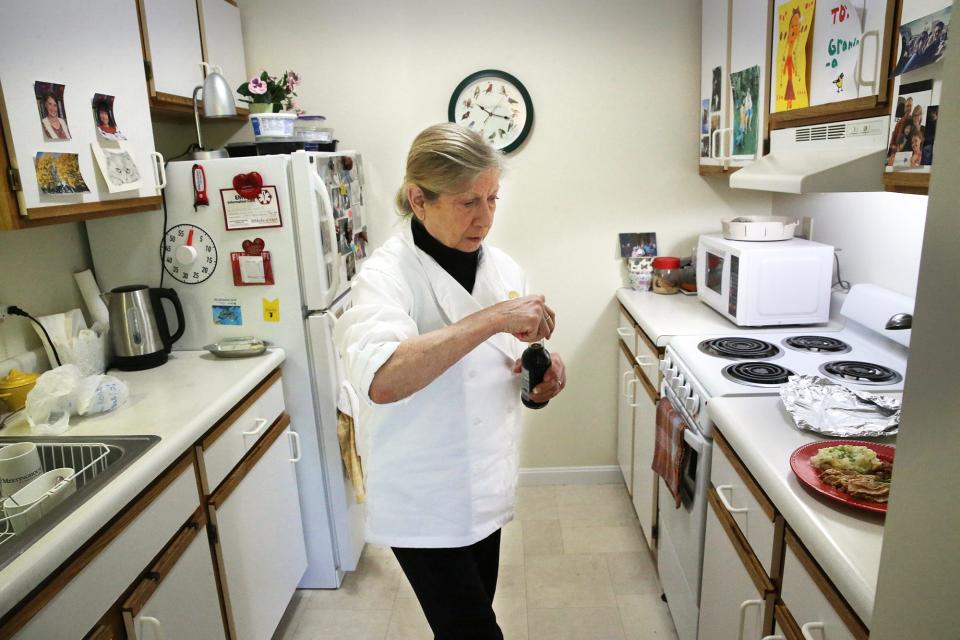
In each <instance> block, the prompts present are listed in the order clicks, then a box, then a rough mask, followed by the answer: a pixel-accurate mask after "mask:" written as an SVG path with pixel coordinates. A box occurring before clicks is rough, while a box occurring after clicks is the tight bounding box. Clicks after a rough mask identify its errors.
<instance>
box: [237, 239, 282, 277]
mask: <svg viewBox="0 0 960 640" xmlns="http://www.w3.org/2000/svg"><path fill="white" fill-rule="evenodd" d="M263 247H264V242H263V239H262V238H256V239H254V240H244V241H243V251H234V252H232V253H231V254H230V265H231V267H232V268H233V284H234V286H237V287H248V286H251V285H269V284H274V281H273V267H272V266H271V264H270V252H269V251H264V249H263Z"/></svg>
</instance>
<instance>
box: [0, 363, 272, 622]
mask: <svg viewBox="0 0 960 640" xmlns="http://www.w3.org/2000/svg"><path fill="white" fill-rule="evenodd" d="M285 357H286V356H285V354H284V352H283V350H282V349H270V350H268V351H267V353H266V354H264V355H262V356H260V357H256V358H237V359H217V358H214V357H213V356H212V355H210V354H209V353H207V352H206V351H174V352H173V353H172V354H171V356H170V360H169V361H168V362H167V364H165V365H163V366H161V367H157V368H155V369H149V370H147V371H110V372H109V373H110V374H111V375H114V376H116V377H118V378H120V379H121V380H123V381H125V382H126V383H127V384H128V385H129V388H130V398H129V400H128V401H127V402H126V403H125V404H124V405H123V406H122V407H120V408H119V409H117V410H116V411H114V412H112V413H108V414H102V415H98V416H90V417H87V418H84V417H76V416H75V417H72V418H71V420H70V424H71V425H72V426H71V428H70V429H69V430H68V431H67V432H66V433H65V434H63V435H66V436H90V437H91V438H96V437H97V436H117V435H157V436H160V438H161V439H160V441H159V442H158V443H157V444H155V445H154V446H153V447H152V448H151V449H149V450H148V451H147V452H145V453H144V454H143V455H142V456H141V457H140V458H139V459H138V460H136V461H135V462H133V463H132V464H131V465H130V466H129V467H127V468H126V469H124V470H123V471H122V472H121V473H120V474H119V475H118V476H117V477H115V478H113V480H112V481H111V482H109V483H108V484H107V485H106V486H104V487H103V488H102V489H100V491H99V492H98V493H96V494H95V495H93V496H92V497H91V498H90V499H89V500H87V502H85V503H84V504H83V505H82V506H80V507H79V508H78V509H77V510H76V511H74V512H73V513H72V514H70V515H69V516H68V517H66V518H65V519H64V520H63V521H61V522H60V523H59V524H58V525H57V526H56V527H54V528H53V529H51V530H50V531H49V532H47V534H46V535H44V536H43V537H42V538H41V539H40V540H38V541H37V542H36V543H34V544H33V546H31V547H30V548H28V549H27V550H26V551H24V553H23V554H22V555H20V556H19V557H18V558H16V559H15V560H13V561H12V562H11V563H10V564H8V565H7V566H6V567H4V569H3V570H2V571H0V615H2V614H3V613H5V612H6V611H8V610H9V609H10V608H11V607H13V606H14V605H15V604H16V603H17V602H19V601H20V600H21V599H22V598H23V597H24V596H25V595H27V593H29V592H30V590H31V589H33V588H34V587H35V586H36V585H37V584H39V583H40V581H41V580H43V579H44V578H45V577H46V576H48V575H49V574H51V573H52V572H53V571H55V570H56V568H57V567H58V566H60V564H61V563H62V562H63V561H64V560H66V559H67V558H68V557H69V556H70V554H72V553H73V552H74V551H76V550H77V549H78V548H79V547H80V546H82V545H83V544H84V543H85V542H86V541H87V540H89V539H90V538H91V537H92V536H93V535H94V534H95V533H96V532H97V531H98V530H99V529H100V528H101V527H102V526H103V525H104V524H106V523H107V522H108V521H109V520H110V519H111V518H112V517H113V516H114V515H115V514H116V513H117V511H118V509H120V508H121V507H122V506H124V505H126V504H127V503H129V502H130V501H131V500H132V499H133V498H135V497H136V496H137V495H138V494H139V493H140V492H141V491H142V490H143V489H144V488H146V487H147V486H148V485H149V484H150V483H152V482H153V481H154V480H155V479H156V478H157V476H158V475H159V474H160V473H161V472H162V471H163V470H164V469H166V468H167V467H168V466H169V465H170V464H172V463H173V462H175V461H176V460H177V459H178V458H179V457H180V456H181V455H182V454H183V453H184V452H185V451H187V450H188V449H189V448H190V447H191V446H192V445H193V444H194V443H195V442H196V441H197V440H198V439H199V437H200V436H201V435H203V434H204V433H206V432H207V430H209V429H210V427H212V426H213V425H214V424H215V423H216V422H217V421H218V420H219V419H220V418H221V417H223V415H224V414H226V413H227V412H228V411H229V410H230V409H231V408H233V406H234V405H236V404H237V403H238V402H239V401H240V400H241V399H242V398H243V397H244V396H245V395H247V393H249V392H250V391H251V390H252V389H253V388H254V387H255V386H256V385H257V384H258V383H259V382H260V381H261V380H262V379H263V378H264V377H266V376H267V375H268V374H269V373H270V372H271V371H273V370H274V369H276V368H277V367H278V366H280V364H281V363H282V362H283V361H284V358H285ZM0 435H3V436H17V435H29V428H28V427H27V426H25V425H23V424H22V423H20V424H15V425H12V426H9V427H7V428H6V429H4V430H3V431H0Z"/></svg>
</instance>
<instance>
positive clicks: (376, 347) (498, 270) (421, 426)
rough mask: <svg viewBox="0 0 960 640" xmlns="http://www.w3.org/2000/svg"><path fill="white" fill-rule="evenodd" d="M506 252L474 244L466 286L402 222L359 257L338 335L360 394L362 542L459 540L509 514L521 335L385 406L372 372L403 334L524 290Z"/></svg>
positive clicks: (482, 350)
mask: <svg viewBox="0 0 960 640" xmlns="http://www.w3.org/2000/svg"><path fill="white" fill-rule="evenodd" d="M525 288H526V287H525V277H524V274H523V272H522V270H521V269H520V267H519V266H518V265H517V264H516V263H515V262H514V261H513V260H512V259H511V258H510V257H509V256H507V255H506V254H505V253H503V252H502V251H500V250H498V249H496V248H494V247H491V246H489V245H486V244H485V245H484V246H483V251H482V253H481V259H480V264H479V266H478V269H477V277H476V283H475V284H474V288H473V293H472V294H471V293H469V292H468V291H466V289H464V288H463V287H462V286H461V285H460V284H459V283H458V282H457V281H456V280H455V279H454V278H453V277H452V276H451V275H450V274H448V273H447V272H446V271H445V270H444V269H443V267H441V266H440V265H439V264H437V262H436V261H435V260H434V259H433V258H432V257H430V255H428V254H427V253H425V252H423V251H421V250H420V249H418V248H417V247H416V245H415V244H414V242H413V237H412V234H411V231H410V226H409V225H404V227H403V230H402V232H401V233H399V234H397V235H395V236H394V237H392V238H391V239H390V240H388V241H387V242H386V243H385V244H384V245H383V246H382V247H381V248H379V249H377V250H376V251H375V252H374V253H373V255H371V256H370V258H369V259H368V260H366V262H365V264H364V265H363V267H362V268H361V269H360V272H359V273H358V275H357V279H356V281H355V284H354V286H353V306H352V307H351V308H350V309H349V310H348V311H347V312H345V313H344V314H343V316H342V317H341V318H340V319H339V320H338V322H337V326H336V331H335V341H336V344H337V348H338V349H339V351H340V353H341V354H342V356H343V363H344V370H345V375H346V377H347V379H348V381H349V382H350V383H351V384H352V385H353V387H354V388H355V389H356V390H357V392H358V394H359V396H360V397H361V399H362V400H363V402H362V403H361V404H362V405H363V406H362V409H361V420H360V421H359V422H360V424H362V425H363V427H362V429H361V433H358V434H357V444H358V448H359V450H360V456H361V458H362V461H363V470H364V475H365V477H366V487H367V502H366V532H365V535H366V540H367V541H368V542H371V543H374V544H383V545H389V546H393V547H420V548H439V547H463V546H467V545H471V544H473V543H475V542H478V541H479V540H482V539H484V538H486V537H487V536H488V535H490V534H491V533H493V532H494V531H496V530H497V529H499V528H500V527H502V526H503V525H505V524H506V523H507V522H509V521H510V520H512V519H513V503H514V494H515V491H516V484H517V474H518V446H517V444H518V439H519V432H518V429H519V423H520V415H519V414H520V406H521V405H520V400H519V397H520V386H519V384H520V383H519V376H518V375H516V374H514V373H513V371H512V368H513V364H514V362H515V361H516V359H517V358H519V357H520V354H521V353H522V344H521V342H520V341H519V340H517V339H516V338H514V337H513V336H511V335H510V334H506V333H500V334H497V335H495V336H493V337H492V338H490V339H489V340H487V341H486V342H484V343H483V344H481V345H479V346H477V347H476V348H475V349H474V350H473V351H471V352H470V353H468V354H467V355H466V356H464V357H463V358H462V359H461V360H460V361H459V362H457V363H455V364H454V365H453V366H451V367H450V368H449V369H447V370H446V371H445V372H444V373H443V374H442V375H440V376H439V377H438V378H437V379H435V380H434V381H433V382H431V383H430V384H429V385H427V386H426V387H424V388H423V389H421V390H420V391H417V392H416V393H414V394H413V395H411V396H409V397H407V398H405V399H403V400H400V401H398V402H393V403H389V404H375V403H373V402H372V401H371V400H370V384H371V382H372V381H373V376H374V374H375V373H376V372H377V370H378V369H379V368H380V367H381V365H383V363H384V362H386V361H387V359H388V358H389V357H390V356H391V355H392V354H393V352H394V351H395V350H396V348H397V347H398V346H399V344H400V342H401V341H403V340H406V339H408V338H412V337H415V336H417V335H420V334H423V333H428V332H430V331H434V330H436V329H440V328H443V327H445V326H447V325H450V324H453V323H455V322H457V321H459V320H461V319H462V318H464V317H466V316H468V315H470V314H471V313H474V312H476V311H479V310H480V309H482V308H484V307H488V306H490V305H493V304H496V303H497V302H502V301H504V300H507V299H509V297H510V294H511V292H515V293H517V294H519V295H524V294H525Z"/></svg>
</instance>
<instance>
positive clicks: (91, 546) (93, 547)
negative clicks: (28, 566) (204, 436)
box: [0, 451, 193, 639]
mask: <svg viewBox="0 0 960 640" xmlns="http://www.w3.org/2000/svg"><path fill="white" fill-rule="evenodd" d="M192 463H193V456H192V454H191V452H189V451H188V452H187V453H186V454H184V455H183V456H181V457H180V458H179V459H178V460H177V461H176V462H174V463H173V464H172V465H170V466H169V467H167V469H166V470H165V471H164V472H163V473H161V474H160V476H159V477H158V479H157V480H156V481H155V482H154V483H153V484H151V485H150V486H148V487H147V488H146V489H144V490H143V491H142V492H140V494H139V495H138V496H137V497H136V498H134V499H133V500H132V501H131V502H130V503H129V504H128V505H127V506H125V507H123V508H121V509H120V511H119V515H117V516H116V517H114V518H113V519H112V520H110V521H109V522H108V523H107V524H105V525H104V526H103V527H102V528H101V529H100V530H99V531H97V533H95V534H94V535H93V536H92V537H91V538H90V540H88V541H87V542H86V543H84V544H83V545H82V546H81V547H80V548H79V549H77V551H75V552H74V553H73V555H71V556H70V557H69V558H67V560H65V561H64V562H63V564H61V565H60V567H59V568H57V569H56V570H55V571H53V572H52V573H51V574H50V575H49V576H48V577H47V579H46V580H44V581H43V582H41V583H40V584H39V585H37V587H35V588H34V589H33V590H32V591H31V592H30V593H28V594H27V595H26V597H24V598H23V599H22V600H21V601H20V602H19V603H18V604H17V605H16V606H14V607H13V608H12V609H11V610H10V612H9V613H8V614H7V615H6V616H5V617H3V618H0V629H2V631H0V638H2V639H6V638H11V637H13V635H14V634H15V633H16V632H17V631H19V630H20V629H21V628H22V627H23V626H24V625H25V624H26V623H27V622H29V621H30V620H31V619H32V618H33V617H34V616H35V615H37V613H39V612H40V611H41V610H42V609H43V608H44V607H45V606H46V605H47V604H48V603H49V602H50V601H51V600H53V598H54V597H55V596H56V595H57V594H58V593H60V591H61V590H62V589H63V588H64V587H66V586H67V585H68V584H69V583H70V581H72V580H73V579H74V578H76V577H77V575H79V574H80V572H81V571H83V569H84V568H85V567H86V566H87V565H89V564H90V562H92V561H93V560H94V559H95V558H96V557H97V556H98V555H100V553H101V552H102V551H103V550H104V549H106V548H107V546H108V545H109V544H110V543H111V542H113V541H114V540H115V539H116V538H117V536H119V535H120V534H121V533H123V531H124V530H125V529H126V528H127V526H129V525H130V523H131V522H133V521H134V520H135V519H136V518H137V517H138V516H139V515H140V514H141V513H143V511H144V510H145V509H146V508H147V507H148V506H149V505H150V504H151V503H152V502H153V501H154V500H156V499H157V498H158V497H159V496H160V494H161V493H163V492H164V490H165V489H166V488H167V487H168V486H170V484H172V483H173V481H174V480H176V479H177V478H179V477H180V474H182V473H183V472H184V471H186V470H187V468H188V467H189V466H190V465H191V464H192Z"/></svg>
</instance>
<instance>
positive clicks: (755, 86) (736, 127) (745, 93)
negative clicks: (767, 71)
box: [730, 66, 760, 157]
mask: <svg viewBox="0 0 960 640" xmlns="http://www.w3.org/2000/svg"><path fill="white" fill-rule="evenodd" d="M730 88H731V89H732V90H733V155H734V156H750V157H753V156H755V155H756V153H757V120H758V117H757V115H758V114H757V111H756V108H755V106H754V105H757V106H759V105H760V67H758V66H753V67H750V68H749V69H744V70H743V71H737V72H736V73H731V74H730Z"/></svg>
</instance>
